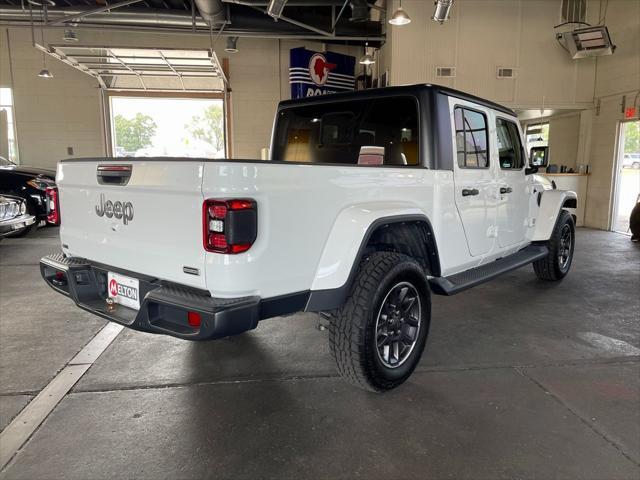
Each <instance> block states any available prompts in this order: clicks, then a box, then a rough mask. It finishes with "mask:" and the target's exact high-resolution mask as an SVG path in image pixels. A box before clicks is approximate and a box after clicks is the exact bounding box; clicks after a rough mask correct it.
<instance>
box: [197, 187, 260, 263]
mask: <svg viewBox="0 0 640 480" xmlns="http://www.w3.org/2000/svg"><path fill="white" fill-rule="evenodd" d="M202 222H203V225H202V233H203V243H204V248H205V250H207V251H208V252H216V253H225V254H237V253H242V252H246V251H247V250H249V249H250V248H251V245H253V242H255V240H256V237H257V233H258V211H257V205H256V202H255V201H254V200H251V199H244V198H243V199H231V200H217V199H216V200H212V199H210V200H205V202H204V205H203V208H202Z"/></svg>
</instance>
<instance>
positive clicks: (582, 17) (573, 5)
mask: <svg viewBox="0 0 640 480" xmlns="http://www.w3.org/2000/svg"><path fill="white" fill-rule="evenodd" d="M586 18H587V0H562V5H561V7H560V22H562V23H584V22H586Z"/></svg>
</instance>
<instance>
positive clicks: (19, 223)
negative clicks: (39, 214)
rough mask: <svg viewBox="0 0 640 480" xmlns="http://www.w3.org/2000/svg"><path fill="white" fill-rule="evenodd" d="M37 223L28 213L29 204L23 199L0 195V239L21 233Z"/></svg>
mask: <svg viewBox="0 0 640 480" xmlns="http://www.w3.org/2000/svg"><path fill="white" fill-rule="evenodd" d="M35 221H36V219H35V217H34V216H33V215H29V214H28V213H27V202H26V201H25V200H23V199H22V198H18V197H11V196H8V195H0V239H2V237H4V236H7V235H9V234H16V233H20V232H21V231H23V230H25V229H27V228H30V227H31V225H33V224H34V222H35Z"/></svg>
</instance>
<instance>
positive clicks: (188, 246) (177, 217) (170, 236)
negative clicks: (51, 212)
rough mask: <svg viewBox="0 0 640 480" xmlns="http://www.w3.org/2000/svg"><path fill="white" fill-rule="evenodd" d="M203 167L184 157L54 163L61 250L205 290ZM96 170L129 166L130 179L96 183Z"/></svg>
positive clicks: (125, 169)
mask: <svg viewBox="0 0 640 480" xmlns="http://www.w3.org/2000/svg"><path fill="white" fill-rule="evenodd" d="M203 165H204V164H203V163H202V162H200V161H194V160H188V159H184V160H183V159H149V160H139V159H136V160H134V161H132V160H129V161H126V160H124V159H122V160H114V159H95V160H81V161H73V160H72V161H63V162H60V164H59V165H58V173H57V178H56V181H57V184H58V188H59V192H60V212H61V218H62V224H61V229H60V237H61V241H62V246H63V251H64V252H65V253H66V254H68V255H71V256H74V257H82V258H86V259H88V260H90V261H93V262H98V263H102V264H105V265H109V266H113V267H116V268H119V269H123V270H128V271H131V272H136V273H140V274H144V275H148V276H151V277H157V278H159V279H163V280H168V281H172V282H176V283H181V284H185V285H190V286H194V287H198V288H206V284H205V276H204V274H203V266H204V259H205V255H204V249H203V246H202V202H203V196H202V172H203ZM99 166H101V167H102V168H101V172H102V173H103V174H104V167H105V166H106V167H107V170H109V169H111V170H113V171H117V170H118V168H119V167H124V168H123V171H124V172H125V173H124V175H125V177H126V172H127V171H128V168H127V167H130V177H129V179H128V181H126V178H120V179H119V178H116V179H115V180H116V182H113V180H114V179H113V178H112V179H108V178H106V177H102V178H101V180H99V179H98V168H99ZM112 167H113V168H112ZM105 182H106V183H105ZM121 183H126V184H121ZM118 217H119V218H118ZM186 272H190V273H186Z"/></svg>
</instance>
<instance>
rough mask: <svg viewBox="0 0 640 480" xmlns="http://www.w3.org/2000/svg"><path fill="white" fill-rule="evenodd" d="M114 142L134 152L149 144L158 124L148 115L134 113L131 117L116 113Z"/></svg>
mask: <svg viewBox="0 0 640 480" xmlns="http://www.w3.org/2000/svg"><path fill="white" fill-rule="evenodd" d="M114 124H115V128H116V144H117V145H118V146H119V147H122V148H124V149H125V150H126V151H127V152H135V151H136V150H140V149H141V148H144V147H148V146H150V145H151V139H152V138H153V137H154V135H155V134H156V130H157V129H158V126H157V125H156V122H154V121H153V119H152V118H151V117H150V116H149V115H143V114H142V113H136V116H135V117H133V118H126V117H123V116H122V115H116V118H115V119H114Z"/></svg>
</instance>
